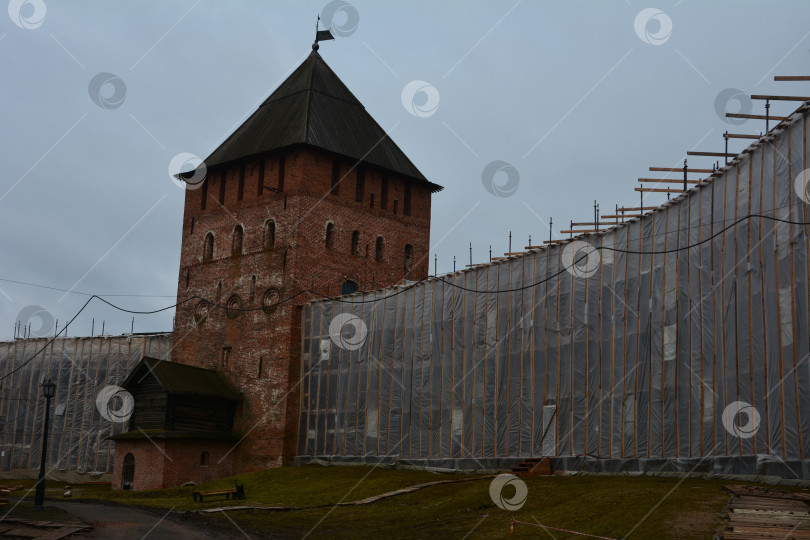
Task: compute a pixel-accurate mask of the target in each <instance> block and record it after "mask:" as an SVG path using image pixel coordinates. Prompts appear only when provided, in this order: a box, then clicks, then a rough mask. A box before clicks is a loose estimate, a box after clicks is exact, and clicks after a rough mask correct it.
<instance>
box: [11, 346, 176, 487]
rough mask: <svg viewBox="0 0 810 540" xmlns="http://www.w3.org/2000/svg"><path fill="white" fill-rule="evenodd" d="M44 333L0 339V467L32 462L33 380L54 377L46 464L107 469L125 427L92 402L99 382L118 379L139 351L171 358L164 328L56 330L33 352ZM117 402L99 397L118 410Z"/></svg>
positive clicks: (36, 435)
mask: <svg viewBox="0 0 810 540" xmlns="http://www.w3.org/2000/svg"><path fill="white" fill-rule="evenodd" d="M47 343H48V340H47V339H44V338H43V339H18V340H15V341H11V342H3V343H0V376H1V377H4V379H3V381H2V383H0V445H2V446H1V448H2V457H0V471H10V470H16V469H36V470H38V469H39V463H40V456H41V448H42V424H43V422H44V420H45V398H44V397H43V395H42V386H41V383H42V381H43V380H46V379H48V378H50V379H53V381H54V382H55V383H56V395H55V396H54V398H53V399H51V412H50V418H51V420H50V424H51V429H50V432H49V436H48V455H47V459H46V467H47V469H49V470H50V469H55V470H57V471H76V472H78V473H82V474H83V473H87V474H100V473H105V472H112V467H113V461H112V456H113V451H114V450H113V449H114V443H113V441H110V440H108V439H107V437H109V436H111V435H114V434H119V433H122V432H123V431H126V430H125V429H124V428H125V426H126V424H125V423H123V422H114V421H110V420H108V419H106V418H104V417H103V416H102V414H101V413H100V412H99V407H98V406H97V403H96V401H97V397H98V396H99V393H100V392H101V390H102V389H103V388H104V387H106V386H109V385H120V384H121V383H122V382H123V381H124V379H125V378H126V377H127V375H128V374H129V371H130V370H131V369H132V368H134V367H135V365H137V363H138V362H139V361H140V360H141V359H142V358H143V357H144V356H150V357H153V358H161V359H165V360H170V359H171V349H172V335H171V334H152V335H132V336H116V337H111V336H106V337H94V338H59V339H56V340H54V341H53V343H51V344H50V345H48V346H47V347H46V348H45V350H44V351H43V352H41V353H40V354H38V355H37V356H36V357H35V358H34V360H32V361H30V362H28V363H26V361H27V360H29V359H30V358H31V357H32V356H33V355H34V354H35V353H36V352H37V351H39V350H40V349H42V348H43V347H45V345H46V344H47ZM120 406H121V404H107V403H105V404H103V405H102V407H104V409H103V410H105V411H106V407H112V410H115V411H118V410H119V409H118V407H120Z"/></svg>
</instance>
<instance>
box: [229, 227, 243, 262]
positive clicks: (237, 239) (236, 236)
mask: <svg viewBox="0 0 810 540" xmlns="http://www.w3.org/2000/svg"><path fill="white" fill-rule="evenodd" d="M244 236H245V230H244V229H243V228H242V226H241V225H237V226H236V228H235V229H234V230H233V245H232V246H231V255H241V254H242V240H243V239H244Z"/></svg>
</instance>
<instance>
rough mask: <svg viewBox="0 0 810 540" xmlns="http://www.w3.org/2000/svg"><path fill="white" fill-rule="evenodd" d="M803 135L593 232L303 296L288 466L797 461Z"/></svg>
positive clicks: (809, 344) (809, 418)
mask: <svg viewBox="0 0 810 540" xmlns="http://www.w3.org/2000/svg"><path fill="white" fill-rule="evenodd" d="M807 131H808V118H807V110H806V108H804V109H800V110H799V111H797V112H796V113H794V114H793V115H792V116H791V117H790V118H789V120H788V121H787V122H786V123H785V124H784V125H782V126H781V127H780V128H779V130H777V131H775V132H774V133H772V134H770V135H769V136H768V137H767V138H765V139H762V140H760V141H757V142H756V143H754V144H753V145H752V146H750V147H749V148H748V149H746V151H744V152H743V153H741V154H740V156H739V158H738V159H735V160H734V161H733V162H732V163H730V164H729V165H728V166H727V167H725V168H724V169H721V170H720V171H718V172H717V173H715V174H713V175H712V177H711V178H709V179H708V181H707V182H706V183H705V184H702V185H698V186H696V187H695V188H693V189H691V190H689V191H688V192H686V193H684V194H683V195H682V196H680V197H678V198H676V199H674V200H672V201H670V202H668V203H667V204H666V205H664V206H662V207H660V208H658V209H656V210H655V211H653V212H651V213H649V214H647V215H645V216H644V217H642V218H640V219H635V220H632V221H631V222H628V223H625V224H621V225H617V226H616V227H614V228H613V229H611V230H609V231H606V232H603V233H600V234H592V235H587V236H583V237H579V238H577V239H574V240H572V241H570V242H567V243H564V244H555V245H551V246H549V247H547V248H544V249H539V250H535V251H532V252H528V253H526V254H524V255H520V256H515V257H510V258H508V259H505V260H501V261H497V262H494V263H491V264H486V265H481V266H478V267H474V268H471V269H469V270H466V271H463V272H457V273H454V274H450V275H446V276H441V277H439V278H431V279H428V280H426V281H424V282H421V283H418V284H416V285H415V286H403V287H397V288H391V289H386V290H382V291H376V292H369V293H363V294H356V295H352V296H347V297H343V298H342V299H341V300H325V301H317V302H311V303H310V304H308V305H307V306H306V307H305V310H304V321H305V324H304V327H303V339H304V355H303V360H302V374H301V385H302V386H301V388H302V393H301V430H300V438H299V455H300V456H311V457H312V456H317V457H322V458H324V459H332V460H333V459H339V458H344V459H348V460H351V459H355V458H357V459H368V458H370V457H376V458H386V459H390V458H395V459H398V460H400V461H402V462H406V461H407V462H411V461H413V460H421V461H426V462H431V463H436V464H440V463H454V462H455V463H457V462H458V460H466V462H469V460H486V461H487V463H491V460H492V459H493V458H500V459H507V460H508V459H511V458H517V457H528V456H544V455H545V456H559V457H565V456H590V457H593V458H599V459H601V460H635V462H638V460H642V459H644V460H655V459H661V458H666V459H667V460H672V459H676V460H688V459H696V461H695V463H698V464H699V463H701V459H700V458H709V457H711V458H712V461H713V462H714V463H719V462H718V461H717V459H719V458H722V457H724V456H728V457H731V456H737V457H739V456H746V455H749V456H754V455H758V456H760V457H759V458H757V459H759V461H760V462H761V461H762V460H763V459H765V458H767V460H771V461H782V462H785V461H788V460H790V461H791V462H795V461H796V460H803V459H805V458H806V457H808V456H807V454H808V452H810V386H808V385H810V371H808V354H810V327H809V326H808V320H809V317H808V304H810V298H809V297H808V295H809V294H810V291H809V290H808V275H809V272H810V258H808V246H810V238H809V237H808V226H806V225H803V224H801V222H806V221H810V209H808V207H807V203H806V202H805V200H806V199H807V198H808V197H807V195H806V193H804V192H802V190H801V189H797V186H796V181H795V180H796V178H797V176H798V175H799V174H800V173H801V171H802V170H804V169H807V168H808V160H809V159H810V148H808V143H807V139H808V137H807ZM769 218H778V219H785V220H793V221H795V222H799V224H796V223H794V224H791V223H783V222H778V221H774V220H773V219H769ZM586 255H587V258H586V257H585V256H586ZM757 459H754V461H753V462H752V463H755V464H756V463H757ZM771 461H769V462H771ZM611 463H612V462H611ZM662 463H663V462H662ZM684 463H692V462H691V461H685V462H684ZM740 463H742V462H740ZM754 468H756V466H755V467H754ZM788 469H790V467H787V468H785V469H784V470H788ZM790 470H792V469H790ZM687 472H688V471H687Z"/></svg>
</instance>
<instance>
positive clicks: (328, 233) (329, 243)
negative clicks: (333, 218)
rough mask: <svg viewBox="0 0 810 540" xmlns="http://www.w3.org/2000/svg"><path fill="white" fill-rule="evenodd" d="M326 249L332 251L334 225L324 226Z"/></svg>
mask: <svg viewBox="0 0 810 540" xmlns="http://www.w3.org/2000/svg"><path fill="white" fill-rule="evenodd" d="M326 247H327V248H329V249H332V248H333V247H335V224H334V223H327V225H326Z"/></svg>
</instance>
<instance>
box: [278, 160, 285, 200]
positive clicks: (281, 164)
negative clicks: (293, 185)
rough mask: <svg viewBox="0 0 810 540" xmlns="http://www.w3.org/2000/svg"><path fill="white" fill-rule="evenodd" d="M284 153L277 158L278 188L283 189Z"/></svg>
mask: <svg viewBox="0 0 810 540" xmlns="http://www.w3.org/2000/svg"><path fill="white" fill-rule="evenodd" d="M284 161H285V160H284V154H281V157H279V159H278V190H279V191H284Z"/></svg>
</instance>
